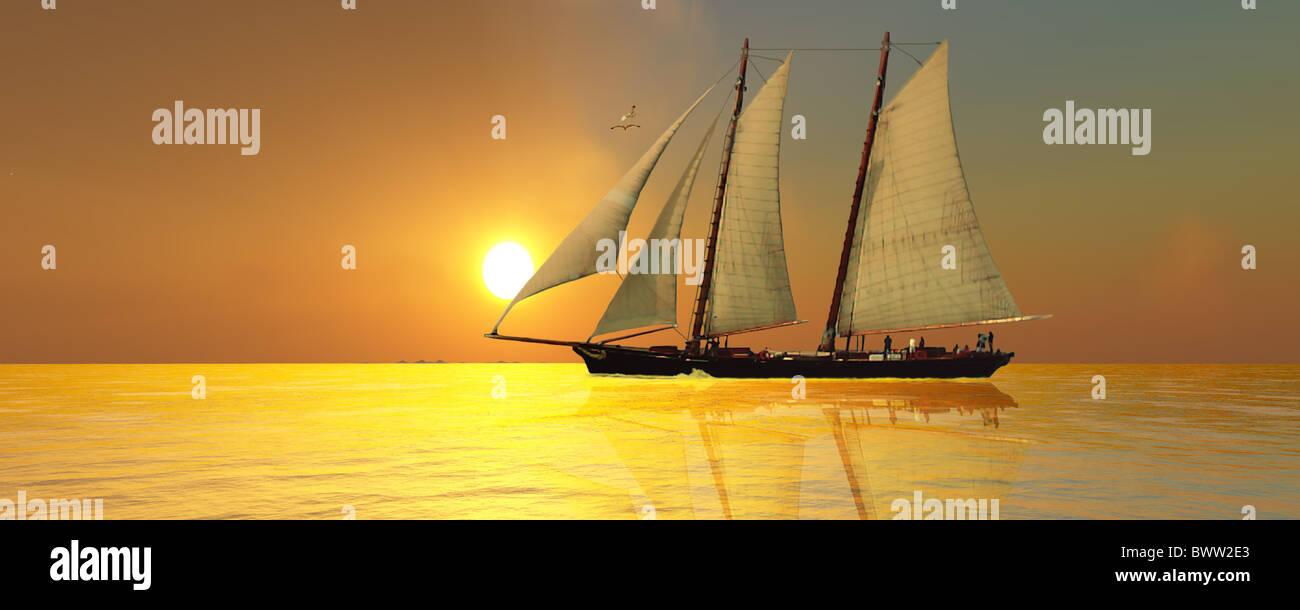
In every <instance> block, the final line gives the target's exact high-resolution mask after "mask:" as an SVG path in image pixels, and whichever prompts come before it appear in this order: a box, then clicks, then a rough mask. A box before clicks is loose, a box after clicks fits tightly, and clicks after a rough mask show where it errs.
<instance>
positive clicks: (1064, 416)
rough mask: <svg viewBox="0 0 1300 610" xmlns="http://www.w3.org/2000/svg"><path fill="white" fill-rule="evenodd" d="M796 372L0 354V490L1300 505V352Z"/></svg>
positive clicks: (150, 500) (560, 514)
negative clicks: (1180, 361)
mask: <svg viewBox="0 0 1300 610" xmlns="http://www.w3.org/2000/svg"><path fill="white" fill-rule="evenodd" d="M194 375H203V376H204V377H205V379H206V398H205V399H202V400H196V399H195V398H193V397H192V395H191V389H192V383H191V380H192V377H193V376H194ZM1094 375H1103V376H1105V380H1106V394H1107V396H1106V398H1105V399H1103V400H1095V399H1093V397H1092V394H1093V388H1094V384H1093V381H1092V380H1093V376H1094ZM799 389H800V388H798V387H797V386H796V385H794V384H792V382H791V381H790V380H758V381H754V380H726V379H710V378H675V379H649V378H632V377H593V376H590V375H588V374H587V373H586V370H585V369H584V368H583V367H582V365H580V364H355V365H351V364H293V365H280V364H253V365H246V364H239V365H218V364H180V365H0V421H3V425H0V499H5V498H8V499H10V500H14V499H16V498H17V495H18V493H19V492H20V491H23V492H25V493H26V496H27V497H28V498H79V499H84V498H102V499H103V504H104V516H105V518H108V519H148V518H162V519H180V518H185V519H193V518H223V519H229V518H259V519H260V518H307V519H340V518H344V517H345V516H348V515H354V516H355V518H358V519H393V518H403V519H412V518H414V519H426V518H570V517H577V518H613V519H621V518H631V519H639V518H651V517H653V518H659V519H667V518H702V519H718V518H805V519H807V518H812V519H818V518H843V519H857V518H885V519H888V518H891V517H893V516H894V515H895V514H896V513H895V512H893V507H894V506H896V505H895V504H894V502H895V501H896V500H899V499H905V500H908V501H909V502H910V501H912V500H913V499H915V497H916V494H917V493H919V494H920V497H922V498H923V499H940V500H943V499H954V498H955V499H967V498H970V499H978V498H982V499H989V500H992V499H997V500H998V505H999V512H1000V517H1001V518H1003V519H1019V518H1205V519H1239V518H1241V515H1242V506H1243V505H1252V506H1254V507H1255V509H1256V510H1257V511H1258V518H1261V519H1265V518H1300V448H1298V447H1300V366H1297V365H1011V366H1008V367H1006V368H1005V369H1003V370H1002V371H1000V372H999V373H998V374H997V375H996V376H995V377H994V378H993V379H992V380H991V381H901V380H894V381H889V380H879V381H874V380H873V381H866V380H862V381H853V380H816V379H814V380H808V381H807V386H806V388H804V390H805V392H806V397H804V398H797V397H796V394H797V391H798V390H799Z"/></svg>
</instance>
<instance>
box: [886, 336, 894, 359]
mask: <svg viewBox="0 0 1300 610" xmlns="http://www.w3.org/2000/svg"><path fill="white" fill-rule="evenodd" d="M893 344H894V340H893V339H891V338H889V335H885V353H886V354H888V353H889V346H891V345H893Z"/></svg>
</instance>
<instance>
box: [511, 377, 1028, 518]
mask: <svg viewBox="0 0 1300 610" xmlns="http://www.w3.org/2000/svg"><path fill="white" fill-rule="evenodd" d="M640 383H646V382H640ZM654 385H655V386H656V387H655V391H653V392H629V391H627V389H626V388H624V387H621V386H620V385H619V384H599V385H595V386H594V387H591V388H590V389H589V391H588V392H587V395H586V399H585V400H584V401H582V402H581V403H580V405H579V406H578V408H577V409H576V410H574V412H572V413H571V414H563V415H555V416H552V417H549V418H547V420H546V421H545V422H530V423H525V424H519V425H516V426H512V427H511V430H510V435H511V436H512V437H517V438H527V437H529V436H530V435H539V437H542V438H551V437H552V435H554V434H564V435H567V436H568V437H569V438H574V439H581V440H580V441H577V442H576V445H575V448H577V449H579V450H581V451H582V452H583V453H584V454H585V455H586V456H587V458H588V459H586V460H576V459H572V458H571V457H570V456H568V455H566V454H565V453H553V452H550V453H546V454H543V455H539V456H537V459H536V460H534V463H533V464H532V466H533V467H534V468H538V469H541V470H543V471H545V472H546V473H548V475H549V476H546V477H545V479H546V480H547V481H550V482H551V483H553V484H556V485H559V486H561V487H564V486H569V488H568V489H567V490H564V491H563V492H561V493H560V494H559V495H561V496H562V497H566V498H574V499H575V500H578V501H574V502H571V503H570V504H569V508H570V509H571V512H570V515H569V516H573V517H578V518H618V517H620V516H621V517H628V518H643V519H646V518H655V519H694V518H723V519H798V518H801V517H802V518H817V517H846V518H851V517H856V518H860V519H891V518H894V517H895V516H897V515H899V513H900V512H901V510H893V509H892V508H891V507H892V506H893V505H894V502H895V501H896V500H898V499H900V498H902V499H906V500H908V501H911V500H913V499H914V494H916V493H918V492H920V493H921V494H922V496H923V497H924V498H925V499H938V500H946V499H956V500H966V499H985V500H992V499H998V500H999V501H1000V502H1005V499H1006V497H1007V495H1008V494H1009V493H1010V491H1011V488H1012V486H1013V484H1014V483H1015V479H1016V475H1017V473H1018V472H1019V469H1020V465H1021V464H1022V462H1023V460H1024V453H1025V449H1026V447H1027V446H1028V444H1029V442H1028V441H1027V440H1024V439H1019V438H1014V437H1011V436H1007V435H1003V434H1000V433H999V431H998V428H999V425H1000V421H999V413H1000V412H1001V411H1003V410H1005V409H1011V408H1016V407H1017V403H1016V401H1015V399H1014V398H1012V397H1011V396H1010V395H1008V394H1006V393H1005V392H1002V391H1001V390H999V389H998V388H997V386H995V385H994V384H992V383H990V382H974V381H972V382H962V381H919V382H918V381H834V382H830V381H824V382H818V385H817V389H816V391H815V392H814V394H813V395H812V396H808V397H806V398H799V397H798V396H797V390H798V388H795V387H792V384H791V383H790V382H787V381H784V380H760V381H752V380H751V381H745V382H744V385H743V386H737V387H731V386H733V385H736V382H734V381H729V380H716V381H714V380H708V381H702V380H680V381H674V380H660V381H657V382H654ZM742 388H743V389H742ZM742 394H743V395H749V396H752V398H750V399H749V400H748V401H746V400H738V397H739V396H740V395H742ZM719 396H725V397H726V399H725V400H718V397H719ZM596 456H604V457H605V459H607V460H609V462H610V463H611V464H612V465H616V466H621V468H617V467H616V468H604V469H591V468H589V466H590V460H591V458H593V457H596ZM805 495H807V496H808V497H805ZM594 497H599V498H601V500H600V501H595V502H592V501H591V500H592V499H593V498H594ZM579 499H580V500H579ZM927 514H930V513H927ZM910 515H911V514H910V513H909V514H908V516H910ZM972 518H974V517H973V516H972Z"/></svg>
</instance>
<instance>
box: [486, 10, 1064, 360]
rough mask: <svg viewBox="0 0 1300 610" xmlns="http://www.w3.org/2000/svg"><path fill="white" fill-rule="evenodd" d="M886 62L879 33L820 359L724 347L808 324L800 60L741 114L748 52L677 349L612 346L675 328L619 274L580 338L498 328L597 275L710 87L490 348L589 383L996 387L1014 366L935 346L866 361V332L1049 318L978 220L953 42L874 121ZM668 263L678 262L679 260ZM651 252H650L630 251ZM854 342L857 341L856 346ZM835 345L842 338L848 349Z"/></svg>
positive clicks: (663, 293)
mask: <svg viewBox="0 0 1300 610" xmlns="http://www.w3.org/2000/svg"><path fill="white" fill-rule="evenodd" d="M890 49H891V43H890V39H889V33H888V32H886V33H885V37H884V41H883V42H882V45H881V48H880V67H879V71H878V77H877V79H876V84H875V95H874V99H873V102H872V110H871V114H870V117H869V119H868V123H867V132H866V139H865V141H864V144H863V150H862V158H861V163H860V164H859V168H858V175H857V180H856V182H855V186H854V190H853V197H852V201H851V205H850V208H849V219H848V226H847V228H846V230H845V237H844V246H843V250H842V252H841V256H840V260H839V267H838V272H837V274H836V280H835V289H834V291H833V293H832V300H831V306H830V311H829V314H828V316H827V321H826V328H825V331H824V332H823V334H822V339H821V342H820V344H819V345H818V347H817V349H816V350H810V351H785V352H772V351H769V350H766V349H764V350H761V351H754V350H753V349H750V348H748V347H731V346H730V337H731V336H732V335H738V334H742V333H749V332H754V331H759V330H767V329H772V328H777V327H782V326H788V325H792V324H799V323H802V322H804V321H803V320H799V318H798V316H797V314H796V312H795V303H794V298H793V295H792V294H791V291H790V278H789V271H788V269H787V266H786V257H785V243H784V238H783V234H782V227H781V196H780V187H779V175H780V164H779V159H780V148H781V133H782V130H783V126H784V122H783V113H784V106H785V97H786V90H787V86H788V83H789V74H790V62H791V60H792V59H793V57H794V51H790V53H789V54H788V55H787V56H786V57H785V60H784V61H782V62H781V66H780V68H778V69H777V70H776V71H775V72H774V73H773V74H772V76H771V78H768V79H767V80H766V82H765V84H764V85H763V87H762V88H761V89H760V90H759V92H758V94H757V95H756V96H755V97H754V99H753V101H751V102H750V104H749V105H748V106H747V107H745V106H744V98H745V92H746V87H745V83H746V72H747V67H748V65H749V59H750V55H749V50H750V49H749V39H745V42H744V45H743V46H742V49H741V56H740V61H739V64H738V65H739V75H738V77H737V79H736V84H735V91H734V96H735V104H734V107H733V110H732V112H731V116H730V120H729V122H728V124H727V130H726V134H725V136H724V139H723V143H722V161H721V168H720V170H719V172H718V179H717V186H716V188H715V190H714V196H713V211H712V215H711V216H710V221H709V232H708V239H707V241H706V243H705V254H704V267H703V272H702V274H701V280H700V284H699V286H698V287H697V291H696V295H695V303H694V306H693V308H692V310H693V314H692V316H691V321H690V331H691V333H690V335H689V336H688V337H687V336H684V338H685V341H684V343H685V345H683V346H678V345H662V346H655V347H633V346H629V345H622V344H619V343H617V342H618V341H622V340H626V339H630V338H633V337H637V336H641V335H645V334H649V333H653V332H658V331H663V330H669V329H675V328H677V280H678V278H677V276H676V275H672V274H666V273H660V274H631V273H630V274H628V275H626V276H625V277H624V278H623V281H622V283H621V284H620V286H619V289H618V291H617V292H616V293H615V295H614V297H613V299H612V300H611V301H610V304H609V307H608V308H607V309H606V311H605V313H604V315H603V316H602V317H601V319H600V321H599V322H598V323H597V324H596V328H595V330H594V331H593V332H592V334H591V336H590V337H588V338H587V340H586V341H564V340H555V339H541V338H533V337H521V336H510V335H502V334H500V333H499V332H498V330H499V328H500V326H501V322H502V321H504V320H505V317H506V315H507V314H509V312H510V310H511V309H512V308H513V307H514V306H515V305H516V304H518V303H519V302H520V301H522V300H524V299H526V298H528V297H530V296H532V295H535V294H537V293H539V292H542V291H544V290H548V289H550V288H554V287H556V286H559V285H561V284H565V283H568V282H571V281H574V280H577V279H581V278H583V277H586V276H589V275H593V274H595V273H597V272H598V271H599V269H598V267H597V257H596V256H595V253H596V252H597V251H598V248H599V244H601V243H602V240H610V241H612V242H613V243H615V244H619V242H620V234H621V232H623V231H625V230H626V228H627V224H628V220H629V219H630V217H631V214H632V210H633V208H634V207H635V206H636V204H637V200H638V198H639V196H640V193H641V190H642V188H643V187H644V186H645V183H646V180H648V179H649V176H650V174H651V172H652V171H653V170H654V168H655V166H656V164H657V163H658V162H659V159H660V157H661V156H662V154H663V152H664V149H665V148H666V147H667V146H668V143H669V141H670V140H671V139H672V138H673V136H674V135H675V134H676V133H677V130H678V129H679V128H680V127H681V125H682V123H683V122H685V121H686V119H687V117H689V116H690V115H691V114H692V113H693V112H694V111H695V109H696V107H698V106H699V105H700V103H701V102H702V101H703V100H704V98H705V97H706V96H708V94H709V93H710V92H711V91H712V90H713V88H714V87H709V89H708V90H706V91H705V92H704V94H703V95H701V96H700V97H699V98H698V99H697V100H696V101H695V102H694V103H693V104H691V106H690V107H689V108H687V109H686V111H685V112H684V113H682V115H681V116H680V117H678V118H677V120H676V121H674V122H673V124H672V125H670V126H669V127H668V129H667V130H666V131H665V132H664V133H663V134H662V135H661V136H659V139H658V140H656V141H655V143H654V144H653V145H652V146H651V147H650V149H649V150H647V151H646V152H645V154H644V155H643V156H642V157H641V159H640V160H639V161H638V162H637V164H636V165H635V166H633V167H632V169H631V170H629V171H628V172H627V174H625V175H624V176H623V178H622V179H621V180H619V182H618V183H617V184H616V185H615V186H614V188H613V189H611V190H610V191H609V193H608V194H606V195H605V197H604V199H602V200H601V202H600V203H599V204H597V206H596V207H595V209H593V210H592V211H591V213H590V214H588V216H587V217H586V218H585V219H584V220H583V221H582V222H581V223H580V224H579V225H578V226H577V228H575V229H574V230H573V232H572V233H570V234H569V236H568V237H566V238H565V239H564V241H563V242H561V243H560V245H559V246H558V247H557V248H556V249H555V251H554V252H553V253H552V254H551V256H550V257H549V258H547V259H546V261H545V262H544V263H543V264H542V266H541V267H540V268H539V269H538V270H537V272H536V273H534V274H533V276H532V277H531V278H530V279H529V281H528V282H527V283H526V284H525V285H524V286H523V288H522V289H521V290H520V291H519V293H518V294H517V295H516V296H515V297H514V299H513V300H512V301H511V302H510V304H509V305H508V306H507V307H506V309H505V311H504V312H503V313H502V314H501V318H500V319H498V321H497V324H496V326H494V327H493V329H492V331H491V332H490V333H488V334H487V335H485V336H486V337H488V338H491V339H502V340H510V341H524V342H531V343H544V344H551V345H561V346H568V347H570V348H572V349H573V350H574V351H575V352H576V353H577V354H578V355H579V356H581V357H582V359H583V360H584V361H585V362H586V364H587V369H588V370H589V371H590V372H591V373H598V374H630V375H678V374H690V373H691V372H693V371H702V372H704V373H707V374H709V375H712V376H715V377H755V378H762V377H787V378H788V377H792V376H795V375H802V376H804V377H849V378H867V377H902V378H928V377H934V378H955V377H989V376H991V375H992V374H993V373H994V372H995V371H997V369H999V368H1000V367H1002V366H1004V365H1005V364H1007V363H1008V362H1010V360H1011V358H1012V357H1014V356H1015V353H1014V352H1002V351H1000V350H999V351H996V352H995V351H992V349H988V350H983V349H979V350H977V351H970V350H962V351H949V350H946V349H944V348H935V347H927V348H920V349H916V348H912V347H909V348H906V349H899V350H890V349H886V350H883V351H880V352H875V351H868V350H866V349H865V335H870V334H884V333H899V332H912V331H921V330H925V329H942V328H955V327H961V326H971V325H986V324H998V323H1005V322H1019V321H1026V320H1034V319H1042V318H1046V317H1050V316H1046V315H1043V316H1025V315H1022V314H1021V312H1020V309H1019V307H1017V305H1016V302H1015V299H1014V298H1013V297H1012V296H1011V292H1010V290H1009V289H1008V288H1007V285H1006V282H1005V281H1004V280H1003V279H1002V275H1001V274H1000V273H999V271H998V268H997V266H996V265H995V264H994V262H993V258H992V256H991V255H990V253H989V249H988V246H987V245H986V244H985V241H984V236H983V234H982V233H981V231H980V227H979V223H978V221H977V220H976V218H975V210H974V207H973V205H972V203H971V200H970V194H969V191H968V189H967V185H966V179H965V176H964V174H963V171H962V166H961V161H960V159H959V157H958V154H957V143H956V137H955V136H954V133H953V125H952V114H951V110H950V107H949V100H948V43H947V42H946V41H945V42H942V43H939V44H938V46H937V48H936V49H935V51H934V52H933V54H932V55H931V56H930V57H929V58H928V59H927V60H926V61H925V62H924V63H922V64H921V66H920V68H918V69H917V71H916V72H915V73H914V74H913V75H912V77H911V78H910V79H909V80H908V81H907V83H906V84H905V85H904V86H903V87H902V89H900V90H899V92H898V93H897V94H896V95H895V97H894V99H893V100H892V101H891V102H890V103H889V105H887V106H884V107H883V108H882V102H883V98H884V89H885V76H886V74H887V69H888V66H889V55H890ZM724 78H725V76H724ZM714 86H716V83H715V85H714ZM724 108H725V106H724ZM742 108H743V113H742ZM712 134H713V128H710V129H709V131H708V132H707V133H706V134H705V135H704V139H703V141H702V142H701V143H700V144H699V146H698V148H697V149H696V152H695V154H694V156H693V158H692V160H691V162H690V164H689V165H688V166H687V167H686V169H685V171H684V173H683V174H682V176H681V178H680V180H679V181H678V182H677V185H676V187H675V188H674V189H673V191H672V193H671V194H670V196H669V198H668V201H667V203H666V204H665V205H664V208H663V210H662V211H661V213H660V214H659V216H658V218H657V219H656V221H655V224H654V226H653V227H652V229H651V231H650V238H651V239H652V240H653V239H657V240H662V241H660V242H659V243H670V244H671V243H677V244H680V243H681V242H680V234H681V226H682V219H683V216H684V214H685V210H686V203H687V200H688V199H689V198H690V193H691V190H692V188H693V185H694V183H695V178H696V175H697V174H698V171H699V168H700V165H701V163H702V160H703V156H704V153H705V149H706V148H707V146H708V143H709V140H710V139H711V137H712ZM604 243H609V242H604ZM949 252H951V253H954V254H956V253H959V254H960V257H961V261H960V264H959V265H956V267H957V268H956V269H945V268H942V265H941V254H943V253H949ZM677 254H678V256H680V251H679V252H677ZM648 255H650V249H649V248H642V249H641V251H640V252H638V254H637V256H638V257H645V256H648ZM642 262H644V261H642ZM634 265H635V264H634ZM627 331H634V332H631V333H630V334H627ZM619 333H623V334H619ZM610 335H617V336H612V337H611V336H610ZM597 337H609V338H605V339H600V340H597ZM854 338H857V339H858V341H857V343H858V346H857V349H854V346H853V343H854ZM839 339H844V341H843V344H842V345H841V343H840V342H839Z"/></svg>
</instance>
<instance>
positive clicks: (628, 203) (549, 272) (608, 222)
mask: <svg viewBox="0 0 1300 610" xmlns="http://www.w3.org/2000/svg"><path fill="white" fill-rule="evenodd" d="M710 91H713V87H709V88H708V90H706V91H705V92H704V94H703V95H701V96H700V97H699V99H697V100H695V103H694V104H691V107H690V108H687V109H686V112H683V113H682V116H680V117H678V118H677V120H676V121H674V122H673V124H672V125H671V126H669V127H668V130H667V131H665V132H664V133H663V135H661V136H659V139H658V140H656V141H655V143H654V145H652V146H651V147H650V149H649V150H647V151H646V152H645V154H644V155H641V160H640V161H637V163H636V165H634V166H633V167H632V169H630V170H628V172H627V173H626V174H624V175H623V178H622V179H621V180H619V181H618V184H615V185H614V188H612V189H610V191H609V192H608V193H606V194H605V197H604V198H603V199H601V200H600V203H598V204H596V207H595V209H593V210H592V211H591V213H589V214H587V217H586V218H585V219H583V221H582V222H581V223H580V224H579V225H578V226H577V228H575V229H574V230H573V232H572V233H569V236H568V237H565V238H564V241H563V242H560V245H559V247H557V248H556V249H555V251H554V252H552V253H551V256H550V257H548V258H547V259H546V262H544V263H542V266H541V268H539V269H538V270H537V272H536V273H534V274H533V277H531V278H529V280H528V282H527V283H526V284H524V287H523V288H522V289H520V291H519V294H517V295H515V298H514V300H512V301H510V305H508V306H506V310H505V311H504V312H502V313H501V318H500V319H498V320H497V323H496V326H494V327H492V334H496V332H497V328H499V327H500V326H501V321H502V320H504V319H505V318H506V314H507V313H510V309H511V308H512V307H514V306H515V304H516V303H518V302H520V301H522V300H524V299H526V298H528V297H530V296H533V295H534V294H537V293H539V292H541V291H543V290H547V289H549V288H554V287H556V286H559V285H560V284H564V283H566V282H572V281H573V280H576V279H581V278H584V277H587V276H588V275H591V274H593V273H596V258H597V254H598V253H597V250H596V244H597V243H599V242H600V240H602V239H606V238H608V239H611V240H613V242H614V243H615V244H616V245H615V249H617V248H618V247H620V246H619V245H617V244H618V243H619V239H618V233H619V231H622V230H624V229H626V228H627V221H628V218H630V217H631V216H632V208H634V207H636V202H637V198H638V197H640V196H641V189H642V188H643V187H644V186H645V183H646V180H647V179H649V178H650V172H651V171H653V170H654V168H655V164H656V163H658V162H659V157H660V156H661V155H663V152H664V149H665V148H667V146H668V142H669V140H672V138H673V134H675V133H677V128H679V127H681V126H682V123H683V122H685V121H686V117H688V116H690V115H691V112H693V111H694V110H695V107H696V106H699V105H700V102H701V101H703V100H704V98H705V96H707V95H708V94H709V92H710Z"/></svg>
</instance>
